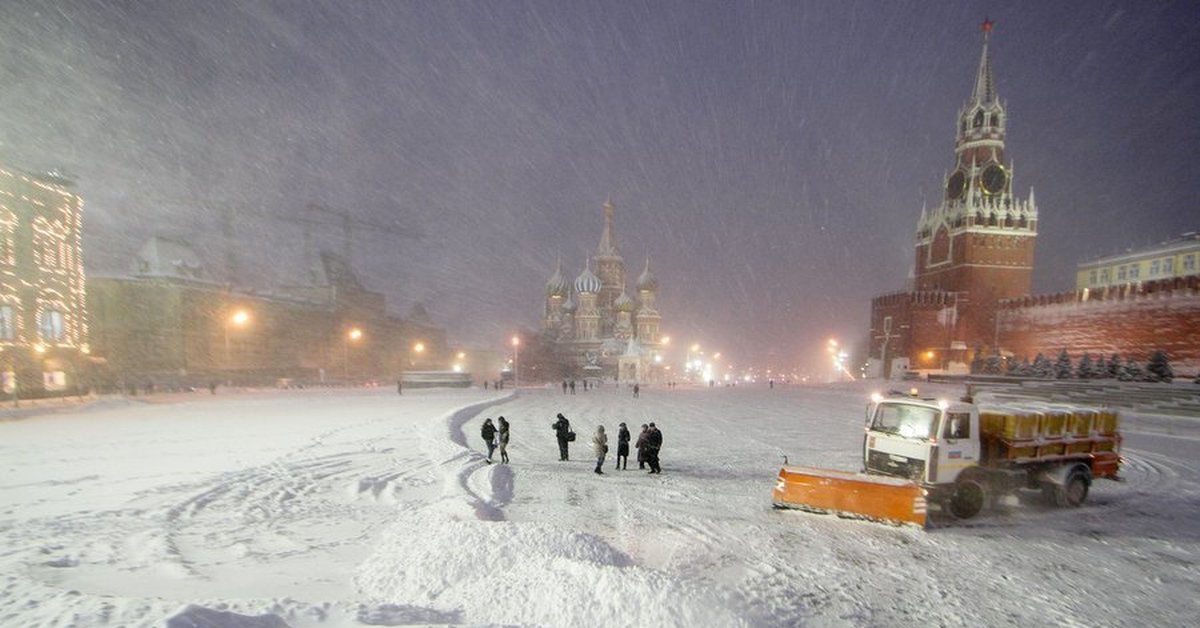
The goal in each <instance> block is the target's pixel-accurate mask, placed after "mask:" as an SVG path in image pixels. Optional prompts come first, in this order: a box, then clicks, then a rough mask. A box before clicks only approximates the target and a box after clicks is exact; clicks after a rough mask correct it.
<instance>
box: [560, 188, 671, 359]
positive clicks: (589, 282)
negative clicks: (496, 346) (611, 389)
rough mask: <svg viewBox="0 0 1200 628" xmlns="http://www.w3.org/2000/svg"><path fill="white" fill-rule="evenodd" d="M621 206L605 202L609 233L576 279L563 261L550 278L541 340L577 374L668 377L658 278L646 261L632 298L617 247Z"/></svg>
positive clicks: (602, 234)
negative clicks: (571, 278) (615, 228)
mask: <svg viewBox="0 0 1200 628" xmlns="http://www.w3.org/2000/svg"><path fill="white" fill-rule="evenodd" d="M615 213H616V207H615V206H614V205H613V203H612V200H611V199H609V200H607V201H606V202H605V203H604V231H603V232H602V233H601V234H600V245H599V246H598V247H597V249H596V253H595V254H594V255H592V256H590V257H588V258H587V259H586V260H584V266H583V269H582V271H581V272H580V273H579V275H578V276H577V277H576V278H575V281H574V282H568V281H567V280H566V278H565V277H564V275H563V269H562V260H561V259H560V260H559V262H558V266H557V267H556V268H555V269H554V274H553V275H551V277H550V279H549V280H548V281H547V282H546V301H545V310H544V313H543V316H542V342H543V344H544V345H545V346H546V347H547V348H548V349H549V350H550V351H551V352H552V353H553V354H554V356H555V357H556V359H557V360H558V362H559V363H560V364H561V365H563V366H564V367H565V369H566V372H567V375H568V376H569V377H572V378H583V379H592V380H608V381H613V380H617V381H621V382H652V381H658V380H661V379H663V372H662V370H661V369H663V368H664V366H663V363H662V359H663V358H662V353H663V348H664V347H663V344H664V343H663V338H662V336H661V333H660V330H661V326H662V315H660V314H659V312H658V306H657V296H658V278H657V277H655V276H654V273H653V272H651V270H650V260H649V258H647V259H646V263H645V266H644V267H643V269H642V273H641V274H640V275H639V276H638V278H637V281H636V282H635V283H634V285H633V288H634V295H636V296H631V295H630V291H629V286H628V284H627V282H626V275H625V259H624V258H623V257H621V252H620V250H619V249H618V248H617V241H616V238H615V236H614V231H613V222H614V215H615Z"/></svg>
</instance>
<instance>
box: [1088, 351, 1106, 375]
mask: <svg viewBox="0 0 1200 628" xmlns="http://www.w3.org/2000/svg"><path fill="white" fill-rule="evenodd" d="M1092 373H1093V375H1092V377H1095V378H1096V379H1104V378H1105V377H1109V374H1108V363H1107V362H1105V361H1104V354H1103V353H1097V354H1096V365H1095V366H1093V367H1092Z"/></svg>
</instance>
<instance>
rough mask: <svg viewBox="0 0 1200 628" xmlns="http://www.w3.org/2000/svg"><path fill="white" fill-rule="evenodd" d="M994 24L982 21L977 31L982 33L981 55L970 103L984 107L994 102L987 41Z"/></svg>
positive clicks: (994, 93)
mask: <svg viewBox="0 0 1200 628" xmlns="http://www.w3.org/2000/svg"><path fill="white" fill-rule="evenodd" d="M993 25H994V22H992V21H991V20H989V19H984V20H983V24H981V25H980V26H979V30H981V31H983V55H982V56H980V58H979V71H978V72H977V73H976V74H975V92H974V94H973V95H972V103H973V104H976V105H986V104H988V103H992V102H995V100H996V84H995V83H994V82H993V81H992V62H991V59H990V58H989V57H988V39H989V38H990V36H991V34H992V26H993Z"/></svg>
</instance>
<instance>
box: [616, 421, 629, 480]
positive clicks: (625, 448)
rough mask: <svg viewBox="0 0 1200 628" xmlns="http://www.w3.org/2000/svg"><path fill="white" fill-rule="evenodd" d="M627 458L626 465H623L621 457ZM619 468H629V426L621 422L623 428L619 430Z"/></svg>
mask: <svg viewBox="0 0 1200 628" xmlns="http://www.w3.org/2000/svg"><path fill="white" fill-rule="evenodd" d="M622 458H624V459H625V466H621V459H622ZM617 468H618V469H628V468H629V428H627V427H625V424H624V423H621V429H619V430H617Z"/></svg>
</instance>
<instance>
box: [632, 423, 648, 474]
mask: <svg viewBox="0 0 1200 628" xmlns="http://www.w3.org/2000/svg"><path fill="white" fill-rule="evenodd" d="M649 435H650V426H649V425H646V424H645V423H642V431H641V433H640V434H638V438H637V443H635V445H634V446H635V447H637V452H638V453H637V459H638V468H639V469H645V468H646V437H647V436H649Z"/></svg>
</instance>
